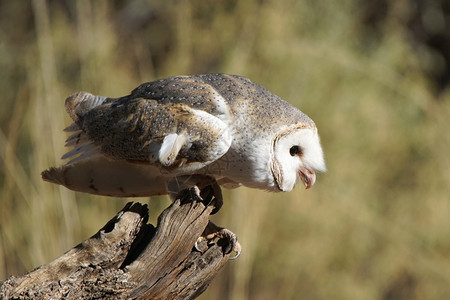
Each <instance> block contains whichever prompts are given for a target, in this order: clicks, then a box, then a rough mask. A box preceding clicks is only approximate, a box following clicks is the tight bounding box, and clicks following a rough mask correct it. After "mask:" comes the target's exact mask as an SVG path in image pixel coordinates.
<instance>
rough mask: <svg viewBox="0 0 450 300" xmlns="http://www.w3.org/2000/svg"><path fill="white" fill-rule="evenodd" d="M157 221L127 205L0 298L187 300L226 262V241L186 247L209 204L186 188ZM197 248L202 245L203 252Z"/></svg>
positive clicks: (1, 291)
mask: <svg viewBox="0 0 450 300" xmlns="http://www.w3.org/2000/svg"><path fill="white" fill-rule="evenodd" d="M180 196H181V197H179V198H180V199H178V200H176V201H175V202H174V203H173V204H172V205H171V206H170V207H169V208H167V209H166V210H165V211H164V212H163V213H162V214H161V215H160V216H159V218H158V225H157V227H156V228H155V227H154V226H153V225H151V224H147V221H148V208H147V205H142V204H140V203H133V202H129V203H127V205H126V206H125V207H124V208H123V209H122V210H121V211H120V212H119V213H118V214H117V215H116V216H115V217H114V218H112V219H111V220H110V221H109V222H108V223H107V224H106V225H105V226H104V227H103V228H102V229H100V230H99V231H98V232H97V233H96V234H95V235H94V236H92V237H91V238H89V239H87V240H86V241H84V242H82V243H81V244H79V245H77V246H75V247H74V248H73V249H71V250H69V251H68V252H66V253H65V254H63V255H62V256H61V257H59V258H57V259H56V260H54V261H53V262H51V263H49V264H47V265H42V266H40V267H38V268H37V269H35V270H33V271H31V272H29V273H27V274H25V275H23V276H20V277H14V276H12V277H10V278H8V279H7V280H6V281H4V282H3V283H2V285H1V286H0V298H1V299H10V298H13V299H14V298H16V299H17V298H20V299H39V298H40V299H48V298H53V299H61V298H64V299H86V298H90V299H92V298H108V299H128V298H136V299H194V298H196V297H198V296H199V295H200V294H201V293H202V292H203V291H205V289H206V288H207V287H208V286H209V284H210V283H211V281H212V280H213V278H214V276H215V275H216V274H217V272H218V271H219V269H220V268H222V266H223V265H224V264H225V262H226V261H227V260H228V259H229V255H230V254H229V253H228V254H225V251H224V249H225V248H226V246H227V245H228V244H227V243H228V241H218V242H217V243H208V244H207V245H206V243H205V247H204V248H205V251H204V252H202V253H201V252H198V251H197V250H195V249H194V248H193V246H194V243H195V242H196V241H197V239H198V238H199V237H200V235H201V234H202V232H203V231H204V229H205V228H206V226H207V224H208V222H209V215H210V213H211V211H213V209H214V206H213V205H212V204H207V205H206V206H205V204H204V203H203V202H202V201H201V199H199V198H198V197H197V196H196V194H195V193H194V192H192V191H191V190H186V191H184V192H183V193H182V194H180ZM202 248H203V247H202Z"/></svg>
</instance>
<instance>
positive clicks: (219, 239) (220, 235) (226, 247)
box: [194, 221, 242, 259]
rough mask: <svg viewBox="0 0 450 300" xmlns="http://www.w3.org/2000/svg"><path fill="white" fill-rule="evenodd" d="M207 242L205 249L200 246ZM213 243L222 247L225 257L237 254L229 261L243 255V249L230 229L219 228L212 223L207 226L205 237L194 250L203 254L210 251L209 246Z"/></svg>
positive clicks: (197, 243) (201, 238) (198, 241)
mask: <svg viewBox="0 0 450 300" xmlns="http://www.w3.org/2000/svg"><path fill="white" fill-rule="evenodd" d="M205 241H206V243H207V245H206V248H203V247H201V246H200V245H201V244H203V242H205ZM213 243H217V245H219V246H221V247H222V249H223V252H224V254H225V255H228V254H231V253H232V252H235V253H236V254H235V255H234V256H232V257H230V258H229V259H236V258H238V257H239V255H241V251H242V247H241V244H239V242H238V241H237V236H236V234H234V233H233V232H231V231H230V230H229V229H226V228H222V227H219V226H217V225H215V224H214V223H212V222H211V221H210V222H209V223H208V225H207V226H206V228H205V231H204V232H203V235H202V236H200V237H199V238H198V240H197V241H196V242H195V244H194V248H195V250H197V251H199V252H202V253H203V252H205V251H206V250H208V245H211V244H213Z"/></svg>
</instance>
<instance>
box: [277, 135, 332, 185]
mask: <svg viewBox="0 0 450 300" xmlns="http://www.w3.org/2000/svg"><path fill="white" fill-rule="evenodd" d="M271 170H272V173H273V176H274V179H275V181H276V184H277V186H278V188H279V189H280V190H281V191H283V192H288V191H291V190H292V189H293V188H294V186H295V184H296V183H297V182H298V181H299V180H301V181H302V182H303V184H304V185H305V187H306V188H307V189H308V188H310V187H312V186H313V185H314V183H315V181H316V174H315V171H321V172H324V171H326V167H325V160H324V157H323V151H322V147H321V146H320V139H319V135H318V133H317V129H316V128H288V129H285V130H283V131H282V132H280V133H279V134H278V135H277V137H276V138H275V139H274V141H273V159H272V164H271Z"/></svg>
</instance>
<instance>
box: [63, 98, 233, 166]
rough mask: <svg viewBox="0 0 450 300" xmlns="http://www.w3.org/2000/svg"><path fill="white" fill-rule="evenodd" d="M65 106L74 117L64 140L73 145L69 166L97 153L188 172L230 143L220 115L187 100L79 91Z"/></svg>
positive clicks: (217, 155)
mask: <svg viewBox="0 0 450 300" xmlns="http://www.w3.org/2000/svg"><path fill="white" fill-rule="evenodd" d="M169 95H170V93H169ZM168 98H169V97H168ZM206 102H208V103H209V105H211V102H212V101H206ZM66 109H67V111H68V113H69V114H70V115H71V117H72V118H73V119H74V124H72V125H71V126H69V127H68V128H66V130H67V131H72V132H74V133H73V134H72V135H71V136H70V137H69V138H68V140H67V144H66V146H69V147H73V149H72V150H71V151H69V152H68V153H67V154H65V155H64V156H63V158H72V161H71V162H69V164H70V163H74V162H76V161H78V160H81V159H85V158H87V157H89V156H90V155H93V154H98V153H101V154H104V155H106V156H108V157H109V158H112V159H119V160H126V161H128V162H131V163H141V164H142V163H143V164H152V165H155V166H157V167H159V168H161V169H162V170H164V171H167V172H169V173H174V174H177V173H186V172H193V171H195V170H198V169H200V168H202V167H204V166H206V165H207V164H209V163H211V162H213V161H215V160H217V159H218V158H220V157H221V156H223V155H224V154H225V153H226V152H227V151H228V149H229V147H230V145H231V141H232V136H231V133H230V130H229V127H228V125H227V124H226V123H225V122H224V121H223V120H221V118H219V117H217V116H215V115H214V114H212V113H210V112H207V111H205V110H204V109H202V108H200V107H198V108H194V107H192V105H191V103H189V102H187V103H183V102H181V101H168V100H166V99H158V100H155V99H147V98H143V97H140V96H139V95H133V94H132V95H130V96H126V97H122V98H119V99H111V98H105V97H99V96H94V95H91V94H89V93H83V92H81V93H77V94H74V95H72V96H71V97H69V98H68V99H67V100H66ZM222 117H223V115H222ZM222 119H223V118H222Z"/></svg>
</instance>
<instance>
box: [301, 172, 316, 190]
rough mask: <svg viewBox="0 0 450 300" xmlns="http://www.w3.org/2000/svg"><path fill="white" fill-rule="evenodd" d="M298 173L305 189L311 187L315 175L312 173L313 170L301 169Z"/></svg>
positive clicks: (314, 180)
mask: <svg viewBox="0 0 450 300" xmlns="http://www.w3.org/2000/svg"><path fill="white" fill-rule="evenodd" d="M298 173H299V175H300V179H301V180H302V182H303V184H304V185H305V188H306V189H309V188H310V187H312V186H313V185H314V183H315V182H316V173H314V170H313V169H310V168H307V167H301V168H300V169H299V172H298Z"/></svg>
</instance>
